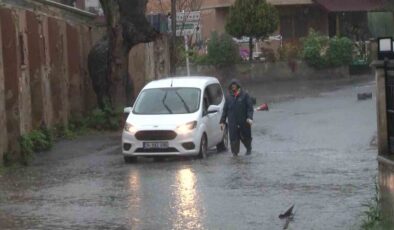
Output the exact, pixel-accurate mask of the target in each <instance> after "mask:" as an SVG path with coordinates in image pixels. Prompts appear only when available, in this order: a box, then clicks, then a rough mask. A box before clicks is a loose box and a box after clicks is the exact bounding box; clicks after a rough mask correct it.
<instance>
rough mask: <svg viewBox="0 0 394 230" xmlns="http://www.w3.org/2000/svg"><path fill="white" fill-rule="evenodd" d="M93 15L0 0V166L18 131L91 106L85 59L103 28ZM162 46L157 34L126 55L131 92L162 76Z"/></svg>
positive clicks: (31, 1) (43, 0)
mask: <svg viewBox="0 0 394 230" xmlns="http://www.w3.org/2000/svg"><path fill="white" fill-rule="evenodd" d="M94 19H95V15H94V14H91V13H88V12H85V11H81V10H79V9H76V8H73V7H69V6H64V5H59V4H58V3H56V2H53V1H48V0H0V47H1V48H0V127H2V128H1V129H0V165H1V164H2V160H3V155H4V153H8V154H7V156H9V157H11V160H12V159H17V158H18V156H19V155H18V153H19V144H18V138H19V137H20V136H21V135H23V134H25V133H28V132H30V131H32V130H33V129H37V128H39V127H40V126H41V125H46V126H47V127H52V126H54V125H58V124H60V125H66V124H67V123H68V121H69V119H70V118H71V117H72V116H83V115H85V114H87V113H88V112H89V111H91V110H92V109H94V108H95V107H96V96H95V93H94V91H93V88H92V84H91V79H90V77H89V73H88V68H87V57H88V53H89V51H90V49H91V47H92V45H93V44H95V42H96V41H98V40H99V39H100V38H101V37H102V36H103V33H104V32H105V28H103V27H102V26H99V25H96V24H94V22H95V20H94ZM167 44H168V42H167V39H166V37H162V38H161V39H159V40H158V41H157V42H155V43H148V44H141V45H139V46H137V47H135V48H134V49H133V50H132V52H131V53H130V60H131V61H130V69H131V71H130V75H131V77H133V79H134V81H135V82H136V90H137V91H136V93H138V89H140V88H141V87H142V86H143V85H144V84H145V83H146V82H147V81H149V80H151V79H155V78H160V77H161V76H164V75H167V74H168V69H169V68H168V66H169V63H168V60H169V58H168V45H167ZM142 54H143V55H142Z"/></svg>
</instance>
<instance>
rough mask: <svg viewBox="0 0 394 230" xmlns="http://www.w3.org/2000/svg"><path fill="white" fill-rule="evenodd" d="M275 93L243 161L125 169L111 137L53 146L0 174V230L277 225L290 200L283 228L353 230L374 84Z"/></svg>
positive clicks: (370, 186)
mask: <svg viewBox="0 0 394 230" xmlns="http://www.w3.org/2000/svg"><path fill="white" fill-rule="evenodd" d="M319 86H321V85H320V84H319ZM301 88H302V87H301ZM308 88H310V89H314V90H316V87H314V86H313V85H312V86H309V85H308ZM302 89H303V90H305V92H307V90H308V89H306V88H302ZM252 91H253V89H252ZM285 91H286V92H287V93H286V97H285V98H283V100H278V101H277V102H275V101H273V102H272V103H270V104H269V105H270V111H269V112H256V113H255V119H254V120H255V124H254V126H253V136H254V141H253V147H254V149H253V154H252V155H251V156H244V155H240V156H239V157H232V155H231V154H230V153H228V152H226V153H220V154H217V153H215V151H214V150H212V151H211V152H210V155H209V157H208V159H204V160H193V159H187V158H184V159H170V160H166V161H163V162H154V161H152V160H150V159H141V160H140V161H139V162H138V163H135V164H125V163H124V161H123V158H122V155H121V151H120V133H105V134H91V135H87V136H84V137H80V138H78V139H75V140H65V141H61V142H59V143H58V144H56V146H55V147H54V149H53V150H52V151H50V152H46V153H39V154H38V155H37V157H36V158H35V160H34V162H33V164H32V165H31V166H29V167H26V168H10V169H7V170H5V171H4V172H3V173H2V175H1V176H0V229H282V228H283V226H284V224H285V220H281V219H279V218H278V215H279V214H280V213H282V212H284V211H285V210H286V209H287V208H288V207H290V206H291V205H292V204H295V216H294V219H293V220H292V221H291V222H290V224H289V228H288V229H359V227H360V224H361V219H362V212H363V211H365V210H366V207H364V206H363V204H364V203H366V202H368V201H369V200H370V199H371V198H372V197H373V196H374V194H375V185H374V182H375V180H376V175H377V162H376V155H377V149H376V146H375V145H374V136H375V135H376V108H375V97H374V98H373V100H365V101H357V93H362V92H372V91H374V82H368V83H366V82H364V83H357V84H352V85H347V86H342V87H333V88H329V90H321V91H319V92H314V93H313V96H312V94H307V93H305V95H304V96H303V97H301V98H300V97H291V96H290V97H289V96H288V94H289V93H291V90H285ZM295 91H297V90H295ZM265 93H267V92H265ZM298 93H299V92H298ZM254 94H255V96H256V97H257V98H258V101H259V102H265V101H267V100H268V99H267V98H268V97H266V94H264V93H261V94H259V93H256V92H255V93H254ZM243 151H244V150H242V152H243Z"/></svg>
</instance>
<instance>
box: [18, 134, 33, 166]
mask: <svg viewBox="0 0 394 230" xmlns="http://www.w3.org/2000/svg"><path fill="white" fill-rule="evenodd" d="M19 146H20V153H21V159H20V160H21V163H22V164H24V165H28V164H29V162H30V160H31V159H32V157H33V153H34V151H33V148H34V145H33V141H32V140H31V139H30V137H29V135H28V134H25V135H22V136H21V137H19Z"/></svg>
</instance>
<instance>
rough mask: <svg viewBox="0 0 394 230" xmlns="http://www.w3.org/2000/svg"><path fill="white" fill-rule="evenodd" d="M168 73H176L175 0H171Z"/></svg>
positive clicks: (172, 74)
mask: <svg viewBox="0 0 394 230" xmlns="http://www.w3.org/2000/svg"><path fill="white" fill-rule="evenodd" d="M170 74H171V76H174V75H175V74H176V0H171V44H170Z"/></svg>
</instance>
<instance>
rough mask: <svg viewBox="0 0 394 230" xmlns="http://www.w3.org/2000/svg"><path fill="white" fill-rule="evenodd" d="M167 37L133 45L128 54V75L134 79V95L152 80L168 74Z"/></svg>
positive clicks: (168, 54)
mask: <svg viewBox="0 0 394 230" xmlns="http://www.w3.org/2000/svg"><path fill="white" fill-rule="evenodd" d="M168 42H169V41H168V38H167V37H166V36H162V37H161V38H159V39H158V40H156V41H155V42H150V43H147V44H139V45H137V46H135V47H134V48H133V49H132V50H131V52H130V56H129V71H130V73H129V75H130V77H131V78H133V80H134V97H137V95H138V93H139V92H140V91H141V89H142V88H143V87H144V85H145V84H146V83H148V82H150V81H152V80H156V79H160V78H163V77H167V76H169V72H170V70H169V66H170V53H169V48H168V44H169V43H168Z"/></svg>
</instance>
